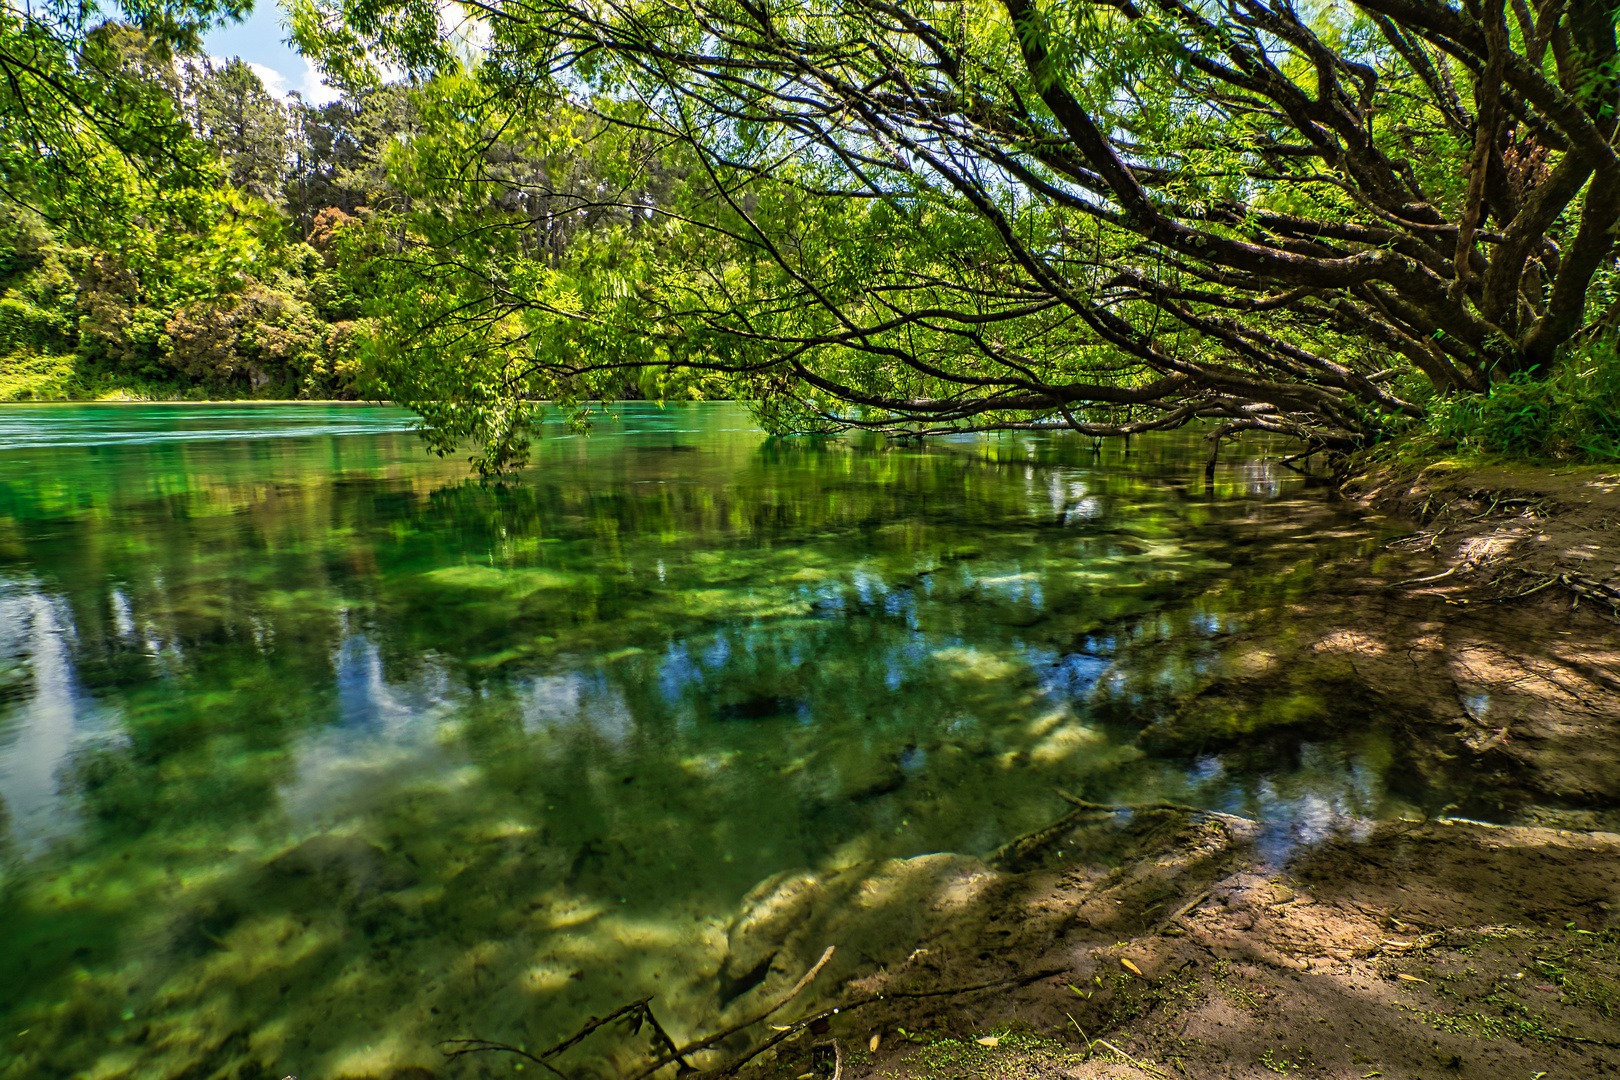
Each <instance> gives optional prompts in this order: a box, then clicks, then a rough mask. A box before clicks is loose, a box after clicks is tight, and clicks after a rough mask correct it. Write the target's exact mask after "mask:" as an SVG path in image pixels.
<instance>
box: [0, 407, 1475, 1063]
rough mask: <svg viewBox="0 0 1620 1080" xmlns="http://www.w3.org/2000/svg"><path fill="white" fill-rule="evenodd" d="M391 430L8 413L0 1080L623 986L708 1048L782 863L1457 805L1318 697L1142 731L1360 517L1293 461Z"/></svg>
mask: <svg viewBox="0 0 1620 1080" xmlns="http://www.w3.org/2000/svg"><path fill="white" fill-rule="evenodd" d="M410 426H411V418H410V416H409V414H407V413H405V412H403V411H400V410H394V409H387V408H377V407H361V406H336V405H334V406H314V405H310V406H303V405H300V406H288V405H282V406H256V407H235V406H40V407H31V406H23V407H8V408H6V409H5V410H3V411H0V799H3V807H0V814H3V817H0V837H3V839H0V844H3V853H0V865H3V867H4V870H3V874H4V878H3V881H0V890H3V892H0V926H3V927H4V931H5V941H6V947H5V948H4V949H3V950H0V1024H3V1025H4V1026H3V1027H0V1077H4V1078H7V1080H10V1078H22V1077H29V1078H32V1077H52V1076H63V1077H67V1076H79V1075H85V1076H96V1077H114V1076H129V1077H181V1076H184V1077H187V1078H201V1077H209V1076H214V1075H220V1076H238V1077H241V1078H242V1080H252V1078H254V1077H258V1076H273V1077H281V1076H283V1075H296V1076H299V1077H301V1078H302V1080H312V1078H315V1077H325V1076H334V1077H336V1076H353V1077H361V1076H378V1077H385V1076H389V1075H392V1074H393V1072H394V1071H395V1070H398V1069H400V1068H403V1067H405V1066H410V1065H426V1066H427V1067H429V1068H440V1067H442V1066H440V1065H438V1064H436V1063H438V1062H439V1061H440V1060H441V1059H440V1058H439V1056H438V1054H437V1052H436V1051H435V1050H434V1049H433V1044H434V1042H435V1041H436V1040H439V1039H444V1038H451V1037H457V1036H465V1035H479V1036H484V1037H491V1038H499V1039H505V1040H508V1041H511V1042H513V1043H519V1042H525V1043H527V1044H529V1045H533V1046H539V1045H543V1044H546V1043H549V1042H551V1041H555V1040H556V1039H559V1038H561V1037H563V1036H564V1035H566V1034H568V1033H569V1032H570V1031H572V1030H573V1028H574V1027H576V1026H577V1025H578V1023H579V1021H580V1020H581V1019H582V1018H583V1017H585V1016H586V1015H588V1014H594V1015H602V1014H603V1013H605V1012H606V1011H608V1010H611V1009H612V1008H615V1007H617V1006H618V1005H620V1004H623V1003H625V1002H626V1001H629V1000H633V999H634V998H637V997H642V996H646V995H649V994H651V995H655V996H656V999H657V1000H658V1002H659V1003H660V1008H661V1009H663V1010H664V1011H665V1013H666V1014H667V1016H668V1018H669V1022H670V1023H671V1025H672V1026H673V1027H676V1028H678V1029H680V1030H681V1031H682V1032H690V1031H696V1030H701V1029H702V1028H703V1025H704V1024H705V1023H706V1022H708V1021H709V1020H711V1019H712V1017H713V1016H714V1015H715V1013H716V1010H717V1009H718V1008H719V1007H720V1006H721V1005H723V1004H724V1003H725V1000H726V999H725V996H724V995H725V994H726V993H728V992H729V991H728V990H727V989H726V988H723V987H721V986H720V985H719V978H718V975H717V970H716V969H717V965H718V962H719V961H718V960H717V959H716V957H717V956H720V957H723V954H724V938H725V931H726V925H727V921H728V920H729V919H730V918H731V917H732V914H733V913H734V911H735V909H736V905H737V903H738V901H739V899H740V898H741V897H742V896H743V894H744V893H746V892H747V891H748V890H749V889H750V888H751V887H753V886H754V885H755V884H756V883H758V882H760V881H762V880H763V879H766V878H768V877H770V876H771V875H773V874H777V873H780V872H783V871H788V870H796V869H801V868H810V869H826V868H829V867H838V866H846V865H855V864H857V863H861V862H865V861H871V860H877V859H883V858H889V857H907V856H911V855H916V854H919V853H923V852H933V851H955V852H964V853H968V854H975V855H984V854H987V853H989V852H991V851H993V850H994V849H995V848H996V847H997V846H998V845H1000V844H1002V843H1004V842H1005V841H1007V840H1008V839H1010V838H1011V837H1013V836H1016V835H1018V834H1020V833H1022V832H1026V831H1028V830H1031V829H1034V828H1037V827H1039V826H1041V825H1043V824H1045V823H1046V822H1048V821H1050V820H1052V819H1053V818H1054V817H1056V816H1057V815H1058V814H1059V813H1061V812H1062V811H1063V809H1064V804H1063V803H1062V801H1061V800H1060V799H1059V798H1058V797H1057V795H1056V794H1055V791H1054V789H1055V788H1059V787H1061V788H1064V789H1067V790H1071V791H1074V792H1077V793H1079V794H1081V795H1083V796H1085V797H1088V798H1092V799H1096V800H1098V801H1140V800H1145V799H1155V798H1171V799H1174V800H1176V801H1179V802H1186V803H1196V804H1198V805H1203V806H1209V807H1213V808H1218V809H1223V810H1230V811H1234V812H1238V813H1244V814H1247V815H1251V816H1257V817H1261V818H1264V819H1265V820H1266V821H1267V822H1268V823H1269V825H1270V827H1271V828H1272V829H1273V830H1274V831H1275V832H1276V834H1277V835H1279V836H1288V837H1296V838H1298V837H1307V838H1308V837H1309V836H1311V835H1317V834H1320V832H1321V831H1322V830H1324V829H1326V828H1329V827H1331V826H1332V825H1334V824H1335V823H1337V822H1341V821H1343V820H1346V819H1354V818H1370V817H1379V816H1384V815H1388V814H1392V813H1395V812H1398V811H1400V810H1402V809H1405V808H1407V807H1408V806H1409V805H1410V803H1411V802H1414V801H1415V802H1418V803H1426V802H1428V801H1433V802H1434V804H1435V805H1439V804H1440V802H1441V801H1442V800H1443V798H1444V795H1445V793H1443V792H1441V793H1437V792H1428V791H1423V790H1407V789H1406V788H1403V787H1402V786H1401V785H1402V784H1403V783H1409V781H1403V780H1402V778H1401V774H1400V761H1399V754H1398V751H1397V750H1396V748H1395V745H1394V743H1393V742H1392V740H1391V738H1390V736H1389V734H1388V731H1387V725H1386V724H1385V723H1384V720H1385V719H1386V718H1381V717H1377V716H1367V715H1360V714H1355V713H1353V710H1352V711H1350V712H1347V711H1346V706H1345V705H1344V704H1343V703H1335V702H1333V701H1330V700H1327V699H1326V698H1325V697H1320V696H1317V697H1313V695H1312V694H1311V693H1310V692H1309V688H1308V687H1307V688H1305V689H1304V690H1302V689H1301V688H1300V687H1299V686H1297V685H1290V686H1287V687H1283V688H1280V689H1278V690H1277V692H1276V693H1275V694H1274V695H1272V696H1270V697H1267V696H1266V695H1265V694H1264V693H1261V694H1260V698H1261V699H1260V700H1257V701H1256V702H1255V704H1254V707H1253V709H1252V710H1248V709H1245V710H1243V716H1242V717H1236V718H1234V716H1233V715H1228V714H1221V715H1219V716H1215V715H1212V716H1211V718H1210V720H1209V725H1208V730H1207V732H1206V733H1202V734H1196V737H1189V736H1188V734H1187V731H1186V725H1185V723H1183V724H1182V726H1181V727H1180V728H1178V734H1177V736H1176V738H1175V739H1173V740H1169V741H1166V740H1165V739H1162V738H1143V737H1142V736H1143V732H1144V729H1145V728H1147V727H1148V726H1149V725H1152V724H1153V723H1154V721H1155V720H1158V719H1160V718H1162V717H1163V716H1164V715H1167V714H1168V713H1169V712H1171V711H1174V710H1176V709H1178V708H1181V707H1182V706H1183V705H1184V704H1185V703H1186V701H1187V700H1188V697H1189V695H1190V694H1193V693H1194V692H1196V690H1197V689H1198V687H1199V686H1201V685H1203V683H1204V682H1206V681H1207V680H1208V678H1210V677H1211V676H1212V675H1213V674H1215V673H1218V672H1220V671H1222V670H1223V665H1228V664H1229V663H1231V662H1233V661H1232V660H1231V658H1230V657H1229V655H1228V654H1229V653H1230V651H1231V647H1232V646H1231V642H1232V641H1233V640H1234V635H1240V634H1241V633H1242V632H1243V631H1244V630H1245V629H1246V628H1247V624H1248V620H1249V616H1250V613H1251V612H1252V611H1253V610H1254V608H1255V607H1256V606H1257V605H1260V604H1267V605H1275V604H1277V603H1278V602H1279V600H1282V601H1286V599H1287V598H1288V597H1290V596H1295V595H1298V596H1305V595H1308V594H1309V593H1310V592H1311V590H1313V589H1315V588H1317V587H1319V585H1320V581H1321V574H1322V571H1321V569H1320V565H1321V564H1322V563H1324V562H1325V561H1326V560H1328V559H1330V558H1331V557H1332V556H1333V555H1334V553H1335V552H1337V553H1340V554H1344V553H1348V552H1362V551H1370V550H1372V549H1373V548H1374V547H1376V544H1377V542H1378V537H1377V536H1375V535H1374V533H1373V531H1372V530H1371V529H1370V528H1368V527H1366V526H1363V525H1361V524H1359V523H1358V522H1357V521H1355V520H1354V519H1353V518H1351V517H1349V516H1347V515H1346V514H1345V513H1344V512H1343V511H1341V510H1340V509H1339V508H1337V507H1336V506H1335V505H1334V504H1333V503H1331V502H1330V501H1329V500H1328V498H1327V496H1326V494H1325V489H1324V488H1321V487H1311V486H1309V485H1307V483H1306V482H1305V480H1304V479H1303V478H1301V477H1299V476H1298V475H1296V474H1294V473H1291V472H1289V471H1288V470H1286V469H1281V468H1278V467H1276V466H1274V465H1272V464H1269V463H1268V462H1267V460H1266V456H1267V454H1268V453H1269V454H1270V455H1271V456H1272V457H1275V456H1277V454H1278V453H1280V452H1281V451H1280V449H1278V450H1270V449H1269V448H1267V447H1266V446H1265V445H1263V444H1254V445H1251V446H1247V447H1245V448H1244V450H1243V451H1241V452H1235V453H1234V454H1233V455H1232V456H1231V459H1230V461H1228V462H1227V463H1225V464H1223V466H1222V468H1221V469H1220V470H1219V472H1218V473H1217V476H1216V480H1215V483H1214V484H1213V486H1212V487H1210V488H1208V489H1206V488H1205V486H1204V483H1203V478H1202V460H1203V454H1204V444H1203V443H1202V441H1201V440H1200V439H1198V438H1197V437H1196V436H1195V435H1191V434H1188V435H1176V436H1166V437H1163V438H1160V439H1157V440H1139V441H1138V442H1137V443H1135V444H1134V445H1133V446H1132V448H1131V449H1130V451H1129V452H1128V453H1127V452H1125V451H1123V450H1122V449H1121V448H1119V447H1117V446H1115V447H1110V448H1108V449H1107V450H1106V451H1105V452H1102V453H1094V452H1093V451H1092V450H1091V448H1090V447H1089V445H1087V444H1085V443H1081V442H1077V441H1075V440H1073V439H1071V438H1066V437H1062V436H1055V437H1038V438H1037V437H1005V438H971V439H962V440H959V441H956V442H945V443H941V444H938V445H935V446H931V447H927V448H921V449H919V448H915V447H896V446H892V445H886V444H884V443H882V442H881V441H875V440H874V441H862V440H859V439H821V440H811V439H801V440H769V439H767V438H766V437H765V436H764V435H762V434H761V433H760V432H758V431H757V430H755V429H754V428H753V426H752V424H751V423H750V421H749V418H748V415H747V413H746V411H744V410H742V409H740V408H737V407H734V406H730V405H698V406H687V407H678V408H670V409H667V410H660V409H657V408H655V407H652V406H646V405H634V406H625V407H623V408H622V409H620V410H618V411H617V413H616V414H615V416H614V417H613V418H608V419H602V420H599V422H598V423H597V425H596V428H595V430H594V433H593V434H591V435H590V436H589V437H584V436H581V435H578V434H575V433H572V432H570V431H569V430H568V429H567V428H566V427H564V426H562V425H560V424H558V425H551V426H549V427H548V429H547V432H546V434H545V436H544V437H543V438H542V439H541V440H539V442H538V443H537V448H536V454H535V459H534V463H533V465H532V466H531V467H530V468H529V469H528V470H526V471H525V472H523V473H522V474H521V475H519V476H517V477H515V478H513V479H512V480H511V481H510V482H507V483H504V484H480V483H478V482H476V481H474V480H470V479H468V476H467V469H466V464H465V463H464V462H461V461H456V460H439V459H435V458H430V457H427V456H425V455H424V454H423V451H422V449H421V446H420V444H419V442H418V441H417V439H416V438H415V436H414V435H413V434H411V432H410ZM1251 713H1252V715H1251ZM1329 720H1331V723H1328V722H1327V721H1329ZM1310 721H1322V722H1320V723H1312V722H1310ZM1155 730H1157V729H1155ZM19 1033H20V1034H19ZM502 1067H503V1068H506V1067H508V1066H507V1065H506V1064H504V1063H503V1064H502ZM589 1067H590V1065H589V1063H588V1062H586V1063H583V1064H581V1065H580V1068H581V1069H588V1068H589ZM188 1070H190V1071H188Z"/></svg>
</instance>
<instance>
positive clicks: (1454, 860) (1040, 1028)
mask: <svg viewBox="0 0 1620 1080" xmlns="http://www.w3.org/2000/svg"><path fill="white" fill-rule="evenodd" d="M828 946H834V947H836V954H835V956H834V957H833V958H832V960H831V961H830V962H828V963H827V964H826V966H825V968H824V969H822V971H821V973H820V975H819V977H818V979H817V980H816V981H815V983H814V984H813V986H812V989H811V991H810V992H809V993H804V994H802V995H800V996H799V997H797V998H792V994H793V992H794V990H795V988H796V986H797V985H798V984H800V983H801V982H802V977H803V975H804V973H805V972H806V971H809V970H811V969H812V968H813V966H814V965H815V963H816V961H817V959H818V958H821V957H824V954H825V951H826V949H827V947H828ZM730 949H731V951H732V954H733V956H734V957H735V958H737V959H738V960H739V961H740V962H742V963H744V964H755V965H757V970H758V971H759V972H760V973H761V974H760V975H759V976H758V978H759V982H758V985H756V986H754V987H752V988H751V989H749V990H748V991H746V992H744V993H742V994H740V995H739V996H738V997H737V998H736V999H735V1000H734V1001H732V1002H731V1004H730V1005H729V1006H728V1007H727V1010H726V1013H725V1016H724V1019H726V1020H727V1021H734V1020H735V1021H740V1020H745V1019H747V1018H749V1017H761V1015H762V1014H763V1013H765V1012H766V1010H767V1009H769V1008H770V1006H771V1005H772V1004H773V1003H776V1002H780V1001H782V1000H783V999H785V998H791V1000H790V1001H789V1005H788V1008H786V1009H783V1010H782V1011H781V1012H779V1013H776V1014H773V1015H770V1016H765V1017H763V1019H762V1020H761V1022H759V1023H756V1024H754V1025H752V1027H751V1028H749V1029H747V1030H744V1031H742V1032H740V1033H739V1034H737V1035H735V1036H734V1037H733V1038H731V1039H728V1040H722V1041H720V1042H719V1043H718V1044H716V1045H715V1046H714V1047H712V1048H709V1049H703V1050H699V1051H697V1052H694V1053H691V1054H688V1055H687V1058H688V1060H689V1062H690V1064H691V1065H692V1066H693V1067H696V1068H698V1069H700V1070H703V1071H705V1072H708V1071H709V1070H719V1073H718V1074H719V1075H740V1076H743V1077H754V1076H758V1077H794V1078H796V1080H814V1078H817V1077H819V1078H821V1080H826V1078H828V1077H831V1076H833V1075H835V1074H836V1075H837V1076H838V1077H839V1080H865V1078H868V1077H871V1078H880V1080H958V1078H960V1080H970V1078H972V1080H978V1078H984V1077H989V1078H997V1080H1000V1078H1006V1080H1014V1078H1017V1080H1022V1078H1034V1077H1059V1076H1061V1077H1074V1078H1077V1080H1078V1078H1092V1077H1112V1078H1127V1077H1131V1078H1146V1077H1157V1078H1161V1080H1162V1078H1166V1077H1176V1078H1180V1077H1189V1078H1206V1077H1208V1078H1216V1077H1222V1078H1236V1077H1253V1078H1264V1077H1267V1076H1271V1075H1283V1076H1298V1077H1301V1078H1306V1077H1332V1078H1350V1077H1357V1078H1369V1077H1390V1078H1403V1080H1418V1078H1433V1080H1441V1078H1446V1080H1451V1078H1459V1077H1471V1078H1493V1080H1494V1078H1506V1077H1515V1078H1520V1077H1522V1078H1526V1080H1528V1078H1530V1077H1537V1076H1540V1077H1544V1078H1549V1080H1550V1078H1553V1077H1557V1078H1585V1077H1602V1076H1607V1075H1613V1074H1616V1073H1620V836H1617V835H1614V834H1606V833H1585V834H1580V833H1572V832H1568V831H1557V830H1550V829H1540V828H1493V827H1487V826H1482V825H1479V824H1476V823H1468V822H1461V821H1439V820H1431V821H1427V822H1399V821H1398V822H1392V823H1387V824H1384V825H1380V826H1376V827H1369V828H1366V829H1364V830H1351V831H1347V832H1343V833H1340V834H1338V835H1332V836H1329V837H1327V838H1325V839H1320V840H1318V841H1317V842H1315V843H1309V844H1299V843H1294V842H1293V841H1292V838H1289V837H1279V836H1277V835H1274V834H1268V833H1267V830H1266V829H1265V828H1264V827H1263V826H1261V825H1258V824H1256V823H1254V822H1249V821H1245V820H1243V819H1239V818H1233V817H1228V816H1223V815H1215V814H1208V813H1201V812H1196V811H1186V810H1180V809H1154V808H1139V809H1136V810H1134V811H1130V812H1119V811H1114V812H1108V811H1103V810H1097V811H1091V812H1087V811H1077V812H1076V813H1075V814H1074V815H1072V816H1071V817H1070V819H1069V820H1068V821H1066V822H1065V824H1064V827H1063V828H1061V829H1058V830H1053V831H1051V832H1048V833H1045V834H1043V835H1040V836H1036V837H1032V838H1030V839H1029V840H1028V841H1027V842H1026V843H1024V844H1015V845H1010V846H1009V848H1008V849H1004V854H1003V855H1002V857H1000V858H999V859H993V860H990V861H988V862H984V861H979V860H975V859H968V858H964V857H962V856H954V855H925V856H919V857H917V858H914V859H905V860H890V861H887V862H883V863H875V864H870V865H865V866H856V867H848V868H845V869H843V870H839V871H830V872H828V873H826V874H823V875H821V876H815V875H808V874H799V875H784V876H782V877H781V878H778V879H773V880H772V881H770V882H766V883H764V884H763V885H762V886H761V888H759V889H758V890H756V891H755V893H754V894H753V895H752V896H750V897H749V899H748V901H747V902H746V903H745V905H744V910H743V911H741V912H740V913H739V915H738V917H737V919H736V920H735V922H734V923H733V925H732V930H731V941H730ZM654 1007H655V1008H656V1003H654ZM835 1008H836V1009H837V1010H838V1011H837V1012H833V1011H832V1010H833V1009H835ZM795 1009H799V1010H801V1011H800V1012H797V1013H795V1011H794V1010H795ZM773 1029H774V1030H773ZM751 1034H752V1037H750V1036H751ZM762 1037H769V1038H770V1039H772V1040H774V1045H772V1046H771V1047H770V1048H769V1049H768V1050H766V1051H765V1052H763V1053H760V1052H759V1051H758V1040H759V1038H762ZM590 1038H591V1039H593V1040H597V1041H599V1042H600V1041H604V1040H605V1041H606V1042H607V1043H608V1044H609V1045H612V1046H614V1047H615V1051H616V1056H617V1059H618V1067H619V1068H620V1069H621V1070H622V1071H623V1072H624V1073H626V1074H628V1075H635V1074H636V1073H637V1072H638V1071H640V1069H641V1067H642V1066H643V1065H645V1064H646V1063H647V1062H648V1060H649V1058H651V1057H653V1056H654V1055H656V1054H657V1053H658V1052H659V1051H660V1050H661V1049H662V1048H661V1047H659V1046H657V1045H656V1044H653V1043H651V1042H650V1037H649V1034H648V1033H647V1032H646V1031H639V1032H629V1031H626V1030H623V1029H621V1028H613V1029H603V1030H601V1031H598V1032H596V1033H593V1035H592V1036H591V1037H590ZM604 1049H605V1047H603V1046H601V1045H598V1046H597V1047H595V1048H594V1049H593V1050H591V1052H592V1053H600V1052H602V1050H604ZM615 1051H609V1052H610V1053H615ZM491 1058H494V1056H493V1055H491V1056H490V1057H486V1058H485V1059H484V1060H483V1061H481V1062H479V1071H478V1072H477V1073H469V1075H488V1076H495V1075H497V1074H501V1073H503V1070H505V1069H508V1068H509V1067H510V1065H509V1062H507V1061H503V1060H500V1059H499V1058H494V1059H493V1060H491ZM740 1062H746V1064H741V1066H740V1067H738V1066H739V1063H740ZM556 1063H557V1065H558V1066H560V1067H561V1071H562V1072H563V1073H565V1074H567V1073H569V1072H570V1069H569V1062H568V1060H567V1057H566V1056H560V1057H559V1058H558V1059H556ZM459 1064H462V1062H458V1065H459Z"/></svg>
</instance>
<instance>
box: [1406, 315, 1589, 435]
mask: <svg viewBox="0 0 1620 1080" xmlns="http://www.w3.org/2000/svg"><path fill="white" fill-rule="evenodd" d="M1427 427H1428V429H1429V431H1430V432H1432V433H1433V434H1434V435H1436V436H1439V437H1440V438H1443V439H1449V440H1454V441H1455V442H1456V443H1457V444H1458V446H1459V447H1461V448H1463V449H1465V450H1472V451H1476V452H1481V453H1492V454H1505V455H1509V456H1512V457H1525V458H1552V459H1556V460H1560V461H1581V460H1585V461H1617V460H1620V355H1617V350H1616V343H1615V341H1614V340H1613V339H1610V340H1607V341H1604V342H1601V343H1599V344H1597V345H1595V346H1592V347H1591V348H1589V349H1588V350H1587V351H1586V352H1585V353H1583V354H1581V355H1578V356H1573V357H1570V358H1569V359H1568V360H1566V361H1565V362H1564V363H1563V364H1561V365H1560V366H1559V368H1558V370H1557V371H1556V372H1554V373H1553V374H1552V375H1551V376H1549V377H1548V378H1545V379H1536V378H1532V377H1530V376H1528V375H1518V376H1514V377H1513V378H1511V379H1509V380H1508V381H1506V382H1502V383H1498V384H1497V385H1496V386H1494V387H1492V388H1491V391H1490V393H1488V394H1451V395H1447V396H1444V397H1439V398H1436V399H1435V400H1434V401H1432V402H1430V403H1429V417H1428V421H1427Z"/></svg>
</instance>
